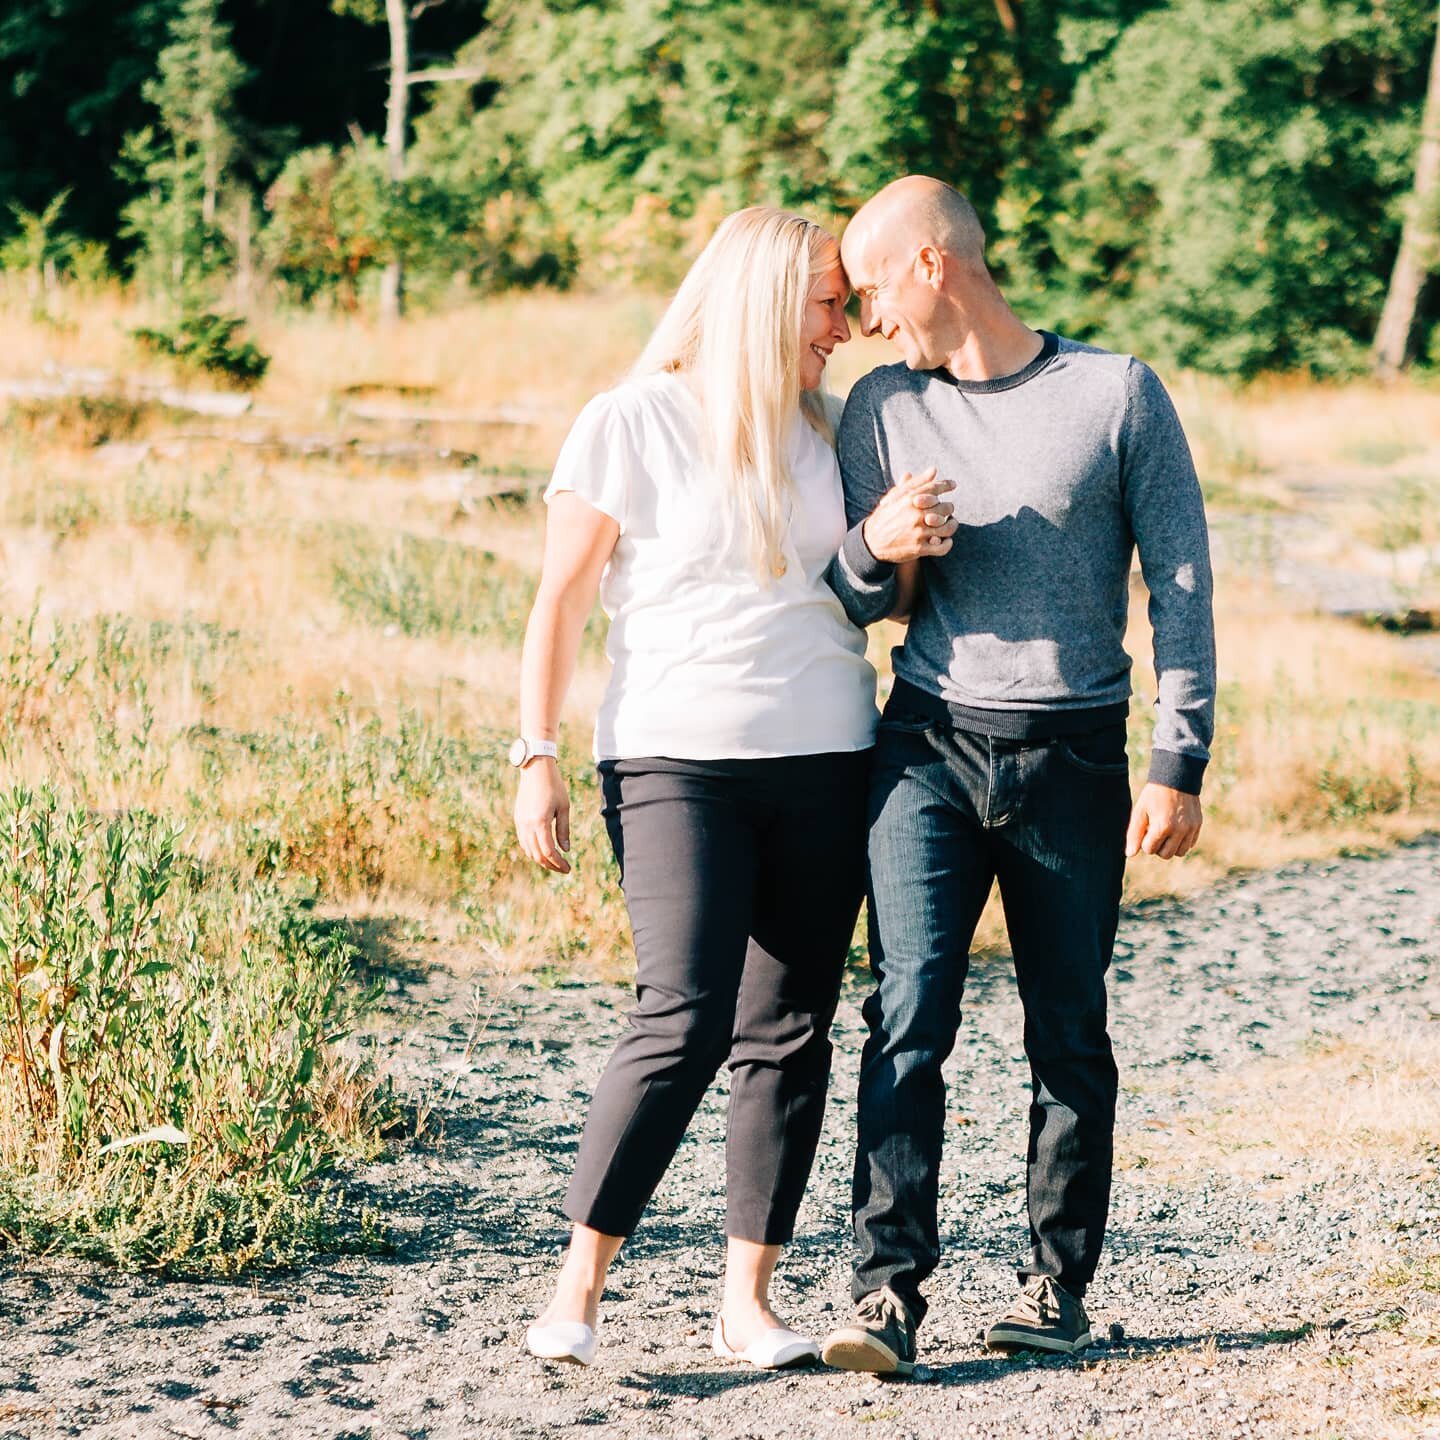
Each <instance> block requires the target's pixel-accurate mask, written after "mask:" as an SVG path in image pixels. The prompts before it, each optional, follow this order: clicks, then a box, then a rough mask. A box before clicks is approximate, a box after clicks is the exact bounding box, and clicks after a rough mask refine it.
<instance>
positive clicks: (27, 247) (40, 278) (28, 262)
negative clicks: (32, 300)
mask: <svg viewBox="0 0 1440 1440" xmlns="http://www.w3.org/2000/svg"><path fill="white" fill-rule="evenodd" d="M69 199H70V191H69V190H68V189H66V190H62V191H61V192H60V193H59V194H58V195H56V196H55V197H54V198H53V199H52V200H51V201H50V203H49V204H48V205H46V206H45V208H44V209H43V210H38V211H32V210H27V209H26V208H25V207H24V206H23V205H17V204H15V203H14V201H12V202H11V204H10V213H11V214H12V215H13V216H14V217H15V222H16V224H17V226H18V227H19V228H18V230H17V231H16V233H15V234H14V235H12V236H10V238H9V239H8V240H6V241H5V242H4V243H3V244H0V270H13V271H19V272H21V273H22V274H24V275H25V276H26V277H27V278H28V279H29V281H30V285H31V288H32V290H38V289H39V288H40V287H41V286H42V285H43V286H45V287H46V288H48V287H49V286H51V285H53V284H54V283H55V277H56V274H57V272H58V270H59V267H60V266H61V265H62V264H64V262H65V261H66V260H68V259H69V258H70V256H71V255H72V254H73V253H74V252H75V249H76V247H77V244H78V242H77V240H76V238H75V236H74V235H71V234H70V233H68V232H67V231H63V230H58V229H57V228H56V227H57V225H58V224H59V221H60V213H61V211H63V210H64V209H65V205H66V202H67V201H68V200H69Z"/></svg>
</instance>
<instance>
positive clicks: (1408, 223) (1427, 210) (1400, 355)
mask: <svg viewBox="0 0 1440 1440" xmlns="http://www.w3.org/2000/svg"><path fill="white" fill-rule="evenodd" d="M1436 27H1437V33H1436V37H1435V48H1434V51H1433V53H1432V55H1431V57H1430V80H1429V85H1428V87H1427V89H1426V91H1425V108H1424V110H1423V111H1422V112H1421V116H1420V150H1419V153H1418V154H1417V155H1416V157H1415V188H1414V190H1413V191H1412V192H1411V195H1410V204H1409V208H1408V209H1407V211H1406V214H1405V226H1404V229H1403V230H1402V231H1401V232H1400V253H1399V254H1398V255H1397V256H1396V257H1395V269H1394V270H1393V271H1392V272H1391V275H1390V290H1389V293H1388V294H1387V295H1386V296H1385V309H1384V310H1383V311H1382V312H1381V315H1380V324H1379V326H1378V327H1377V328H1376V331H1375V348H1374V351H1373V352H1372V359H1373V362H1374V366H1375V373H1376V375H1378V376H1379V377H1380V378H1381V379H1391V378H1393V377H1394V376H1395V375H1397V374H1399V372H1400V371H1401V370H1402V369H1403V368H1404V366H1405V362H1406V360H1407V359H1408V358H1409V354H1410V332H1411V331H1412V330H1413V329H1414V327H1415V309H1416V306H1417V305H1418V304H1419V303H1420V291H1421V290H1422V289H1423V287H1424V285H1425V280H1426V278H1427V277H1428V276H1429V274H1430V272H1431V271H1432V270H1433V269H1434V267H1435V262H1436V259H1437V252H1440V9H1437V12H1436Z"/></svg>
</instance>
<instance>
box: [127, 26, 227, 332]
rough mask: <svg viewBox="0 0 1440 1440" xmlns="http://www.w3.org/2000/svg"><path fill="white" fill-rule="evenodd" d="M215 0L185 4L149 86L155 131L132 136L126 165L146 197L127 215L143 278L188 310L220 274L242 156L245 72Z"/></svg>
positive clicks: (147, 93)
mask: <svg viewBox="0 0 1440 1440" xmlns="http://www.w3.org/2000/svg"><path fill="white" fill-rule="evenodd" d="M229 42H230V31H229V27H228V26H227V25H226V24H225V23H224V21H223V20H222V19H221V18H220V13H219V0H183V4H182V5H181V8H180V10H179V12H178V14H177V15H176V16H175V18H174V20H173V22H172V24H171V27H170V41H169V44H167V45H166V46H165V48H164V49H163V50H161V52H160V55H159V57H158V59H157V61H156V74H155V76H154V78H152V79H151V80H149V81H147V82H146V84H145V86H144V90H143V93H144V97H145V99H146V100H147V101H148V102H149V103H150V104H151V105H152V106H153V107H154V108H155V110H156V111H157V112H158V116H157V119H156V122H155V123H154V124H153V125H149V126H147V127H145V129H143V130H141V131H138V132H135V133H134V134H132V135H130V136H128V137H127V138H126V141H125V145H124V147H123V150H122V155H121V163H122V166H123V167H124V168H125V169H126V170H127V171H128V172H129V173H130V174H131V175H132V176H133V177H134V178H135V179H137V180H138V181H140V182H141V183H143V185H144V187H145V188H144V190H143V191H142V192H141V193H140V194H139V195H138V196H137V197H136V198H135V199H134V200H132V201H131V202H130V203H129V204H128V205H127V206H126V207H125V209H124V211H123V224H124V233H126V234H129V235H131V236H133V237H134V238H135V239H137V240H138V241H139V243H140V254H139V257H138V259H137V262H136V271H137V274H139V275H140V276H142V277H143V278H144V279H145V280H146V281H147V282H148V283H149V284H151V285H152V286H154V287H155V288H157V289H159V290H160V291H161V292H162V293H165V294H167V295H169V296H170V297H171V299H172V300H173V301H174V302H176V303H177V304H179V305H183V304H185V303H186V302H187V301H188V300H189V299H190V298H192V297H193V296H194V295H195V294H197V293H198V291H199V290H200V289H201V288H202V287H203V286H204V284H205V282H206V281H207V280H209V279H211V278H212V277H213V276H215V275H216V273H217V272H218V271H219V270H220V269H221V267H222V266H223V265H224V263H225V261H226V258H227V248H226V244H225V238H224V235H223V232H222V230H221V226H220V204H221V197H222V193H223V191H224V188H225V186H226V184H227V181H228V179H229V166H230V164H231V161H232V160H233V158H234V156H235V153H236V148H237V140H236V115H235V91H236V89H237V88H238V86H239V85H240V84H241V83H242V82H243V81H244V79H245V78H246V75H247V73H248V72H247V71H246V69H245V67H244V66H243V65H241V63H240V62H239V60H238V59H236V57H235V54H234V52H233V51H232V50H231V48H230V43H229Z"/></svg>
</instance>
